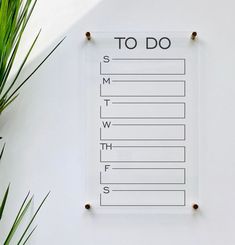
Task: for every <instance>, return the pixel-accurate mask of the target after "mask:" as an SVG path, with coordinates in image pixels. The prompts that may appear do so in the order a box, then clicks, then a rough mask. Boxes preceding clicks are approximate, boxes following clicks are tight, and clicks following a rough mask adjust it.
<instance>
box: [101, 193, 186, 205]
mask: <svg viewBox="0 0 235 245" xmlns="http://www.w3.org/2000/svg"><path fill="white" fill-rule="evenodd" d="M156 191H157V190H156ZM158 191H183V193H184V200H183V204H161V205H135V204H134V205H130V204H129V205H120V204H116V205H113V204H112V205H108V204H102V194H101V193H100V198H99V199H100V206H101V207H185V206H186V190H158Z"/></svg>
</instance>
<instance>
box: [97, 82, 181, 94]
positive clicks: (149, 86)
mask: <svg viewBox="0 0 235 245" xmlns="http://www.w3.org/2000/svg"><path fill="white" fill-rule="evenodd" d="M108 81H109V80H108ZM185 95H186V82H185V81H184V80H149V79H148V80H147V79H112V82H109V83H107V84H106V83H104V82H103V84H100V97H185Z"/></svg>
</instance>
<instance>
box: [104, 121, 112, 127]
mask: <svg viewBox="0 0 235 245" xmlns="http://www.w3.org/2000/svg"><path fill="white" fill-rule="evenodd" d="M102 124H103V127H104V128H106V127H108V128H109V127H110V125H111V122H107V121H106V122H104V121H102Z"/></svg>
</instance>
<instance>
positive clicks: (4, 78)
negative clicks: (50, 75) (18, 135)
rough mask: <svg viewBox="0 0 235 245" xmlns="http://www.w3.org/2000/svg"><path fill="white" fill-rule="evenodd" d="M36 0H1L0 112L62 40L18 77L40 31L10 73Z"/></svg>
mask: <svg viewBox="0 0 235 245" xmlns="http://www.w3.org/2000/svg"><path fill="white" fill-rule="evenodd" d="M35 4H36V0H25V1H23V0H0V115H1V113H2V112H3V111H4V110H5V109H6V108H7V107H8V106H9V105H10V104H11V103H12V102H13V101H15V99H16V98H17V96H18V95H19V90H20V88H21V87H22V86H23V85H24V84H25V83H26V82H27V81H28V80H29V78H30V77H31V76H32V75H33V74H34V73H35V72H36V71H37V70H38V69H39V68H40V66H41V65H42V64H43V63H44V62H45V61H46V60H47V59H48V58H49V57H50V55H51V54H52V53H53V52H54V51H55V50H56V49H57V47H58V46H59V45H60V44H61V42H62V41H63V40H61V41H60V42H59V43H58V44H57V45H56V46H55V47H54V48H53V49H52V50H51V52H50V53H49V54H48V55H47V56H46V57H45V58H44V59H43V60H42V61H41V63H40V64H38V66H37V67H36V68H35V69H34V70H33V71H32V72H31V74H30V75H29V76H28V77H27V78H26V79H24V80H23V81H18V80H19V75H20V74H21V72H22V70H23V68H24V66H25V64H26V62H27V60H28V57H29V55H30V53H31V51H32V50H33V48H34V46H35V43H36V42H37V39H38V37H39V35H40V31H39V32H38V34H37V35H36V37H35V39H34V41H33V42H32V44H31V46H30V47H29V49H28V52H27V54H26V56H25V57H24V59H23V61H22V63H21V65H20V66H19V68H18V69H17V72H16V73H15V74H11V73H12V67H13V65H14V61H15V58H16V56H17V54H18V53H19V46H20V42H21V39H22V35H23V33H24V30H25V28H26V26H27V23H28V21H29V19H30V16H31V14H32V12H33V10H34V7H35ZM4 148H5V145H4V146H3V148H2V150H1V153H0V160H1V159H2V156H3V153H4ZM9 191H10V185H9V186H8V188H7V189H6V191H5V194H4V195H3V198H2V201H1V202H0V221H1V220H2V217H3V215H4V210H5V206H6V205H7V200H8V194H9ZM48 195H49V193H48V194H47V195H46V196H45V198H44V199H43V201H42V202H41V203H40V205H39V207H38V208H37V210H36V212H35V213H34V214H33V216H32V218H31V219H30V220H29V222H28V224H27V226H26V227H25V228H24V230H23V232H22V234H21V235H20V236H19V237H18V238H15V239H16V240H17V241H18V242H17V245H20V244H26V243H27V241H28V239H29V238H30V236H31V235H32V233H33V232H34V230H35V229H36V227H31V226H32V223H33V221H34V219H35V217H36V216H37V214H38V212H39V210H40V209H41V207H42V205H43V204H44V202H45V200H46V199H47V197H48ZM32 200H33V196H31V195H30V193H28V194H27V195H26V197H25V199H24V200H23V203H22V204H21V206H20V208H19V211H18V213H17V214H16V217H15V220H14V221H13V224H12V226H11V228H10V231H9V233H8V235H7V237H6V238H5V239H4V243H3V244H4V245H8V244H11V243H12V238H13V237H14V236H15V235H16V231H17V230H18V228H19V226H20V224H21V222H22V220H23V218H24V216H25V214H26V213H27V211H28V209H29V207H30V205H31V203H32Z"/></svg>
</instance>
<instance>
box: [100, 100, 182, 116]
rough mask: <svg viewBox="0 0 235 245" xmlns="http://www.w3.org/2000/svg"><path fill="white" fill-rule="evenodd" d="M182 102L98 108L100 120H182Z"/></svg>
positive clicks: (121, 103) (138, 103) (141, 103)
mask: <svg viewBox="0 0 235 245" xmlns="http://www.w3.org/2000/svg"><path fill="white" fill-rule="evenodd" d="M185 113H186V112H185V103H184V102H126V101H124V102H117V101H115V102H112V103H111V104H110V105H109V106H100V118H101V119H132V118H133V119H151V118H152V119H155V118H156V119H177V118H178V119H183V118H185Z"/></svg>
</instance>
